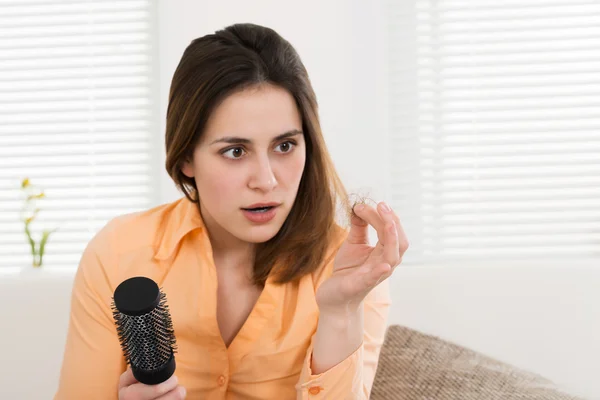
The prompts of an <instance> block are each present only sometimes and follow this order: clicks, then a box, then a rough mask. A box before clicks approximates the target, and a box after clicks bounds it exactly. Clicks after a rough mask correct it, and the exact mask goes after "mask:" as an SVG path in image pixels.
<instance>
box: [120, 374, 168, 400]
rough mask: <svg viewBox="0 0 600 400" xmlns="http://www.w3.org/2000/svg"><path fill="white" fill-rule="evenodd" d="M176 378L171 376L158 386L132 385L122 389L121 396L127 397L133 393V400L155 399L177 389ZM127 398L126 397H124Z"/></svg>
mask: <svg viewBox="0 0 600 400" xmlns="http://www.w3.org/2000/svg"><path fill="white" fill-rule="evenodd" d="M177 384H178V380H177V376H175V375H173V376H171V377H170V378H169V379H167V380H166V381H164V382H162V383H159V384H158V385H144V384H143V383H134V384H133V385H130V386H128V387H126V388H125V389H123V395H124V396H129V395H133V394H134V393H135V396H133V397H132V398H135V399H157V398H159V397H160V396H163V395H165V394H167V393H169V392H170V391H172V390H173V389H175V388H176V387H177ZM125 398H127V397H125Z"/></svg>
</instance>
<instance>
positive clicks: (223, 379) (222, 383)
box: [217, 375, 225, 386]
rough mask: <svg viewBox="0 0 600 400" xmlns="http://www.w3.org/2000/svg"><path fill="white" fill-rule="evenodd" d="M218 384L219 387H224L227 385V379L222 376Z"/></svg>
mask: <svg viewBox="0 0 600 400" xmlns="http://www.w3.org/2000/svg"><path fill="white" fill-rule="evenodd" d="M217 383H218V384H219V386H223V385H224V384H225V377H224V376H223V375H221V376H220V377H219V379H217Z"/></svg>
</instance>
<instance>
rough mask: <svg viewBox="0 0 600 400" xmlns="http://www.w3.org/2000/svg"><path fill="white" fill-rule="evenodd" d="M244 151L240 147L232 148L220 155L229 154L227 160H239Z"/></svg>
mask: <svg viewBox="0 0 600 400" xmlns="http://www.w3.org/2000/svg"><path fill="white" fill-rule="evenodd" d="M243 152H244V149H243V148H241V147H233V148H231V149H228V150H225V151H224V152H223V153H222V154H224V155H225V154H227V153H231V155H232V156H231V157H227V158H232V159H236V158H240V157H241V156H242V155H243Z"/></svg>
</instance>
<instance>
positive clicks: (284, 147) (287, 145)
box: [277, 141, 296, 153]
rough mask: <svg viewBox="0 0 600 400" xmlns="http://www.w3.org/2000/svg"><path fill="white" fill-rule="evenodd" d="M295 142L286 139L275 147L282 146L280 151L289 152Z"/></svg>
mask: <svg viewBox="0 0 600 400" xmlns="http://www.w3.org/2000/svg"><path fill="white" fill-rule="evenodd" d="M295 144H296V143H294V142H292V141H287V142H283V143H281V144H280V145H279V146H277V147H281V148H282V150H283V151H282V153H289V152H290V151H292V149H293V148H294V145H295Z"/></svg>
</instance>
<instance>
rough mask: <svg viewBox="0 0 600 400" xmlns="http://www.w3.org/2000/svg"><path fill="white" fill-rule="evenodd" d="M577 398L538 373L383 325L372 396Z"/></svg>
mask: <svg viewBox="0 0 600 400" xmlns="http://www.w3.org/2000/svg"><path fill="white" fill-rule="evenodd" d="M475 399H482V400H578V399H579V398H576V397H574V396H570V395H568V394H566V393H563V392H561V391H560V390H558V388H556V387H555V386H554V384H553V383H552V382H550V381H549V380H547V379H544V378H543V377H541V376H539V375H536V374H533V373H529V372H527V371H523V370H520V369H517V368H514V367H512V366H510V365H508V364H505V363H502V362H499V361H496V360H494V359H492V358H490V357H486V356H485V355H483V354H480V353H477V352H475V351H472V350H469V349H467V348H465V347H462V346H459V345H456V344H453V343H450V342H448V341H445V340H442V339H440V338H438V337H435V336H431V335H426V334H423V333H420V332H418V331H415V330H413V329H410V328H406V327H403V326H399V325H392V326H390V327H389V328H388V331H387V333H386V338H385V342H384V345H383V348H382V351H381V357H380V361H379V367H378V369H377V374H376V376H375V382H374V383H373V390H372V392H371V400H475Z"/></svg>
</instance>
